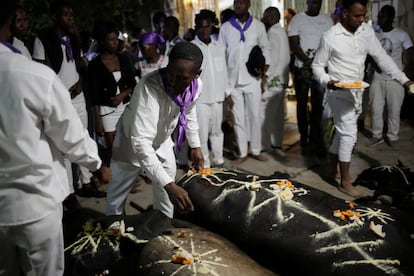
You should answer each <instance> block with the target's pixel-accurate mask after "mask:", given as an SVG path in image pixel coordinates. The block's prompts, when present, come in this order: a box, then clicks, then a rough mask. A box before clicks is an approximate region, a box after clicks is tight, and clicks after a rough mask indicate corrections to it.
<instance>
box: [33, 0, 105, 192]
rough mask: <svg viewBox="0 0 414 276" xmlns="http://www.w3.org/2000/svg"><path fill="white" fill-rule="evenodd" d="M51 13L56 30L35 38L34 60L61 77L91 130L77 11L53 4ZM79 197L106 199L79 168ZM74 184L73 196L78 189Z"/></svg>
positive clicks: (60, 2)
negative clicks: (84, 86) (74, 15)
mask: <svg viewBox="0 0 414 276" xmlns="http://www.w3.org/2000/svg"><path fill="white" fill-rule="evenodd" d="M50 13H51V16H52V19H53V21H54V26H53V27H52V28H50V29H48V30H46V31H44V32H42V33H41V34H40V35H39V37H36V38H35V41H34V46H33V59H34V60H36V61H39V62H41V63H43V64H46V65H48V66H49V67H51V68H52V69H53V70H54V71H55V73H56V74H57V75H58V76H59V77H60V79H61V80H62V82H63V84H64V85H65V86H66V88H67V90H68V93H70V95H71V98H72V105H73V106H74V107H75V109H76V110H77V113H78V115H79V117H80V118H81V121H82V124H83V127H84V128H85V129H87V128H88V114H87V111H86V102H85V95H84V93H83V89H82V74H80V72H81V70H85V69H84V66H85V64H84V63H83V60H82V58H81V50H80V41H79V37H78V36H77V35H76V34H75V33H76V26H75V24H74V19H73V10H72V7H71V5H70V4H69V3H67V2H65V1H54V2H52V3H51V4H50ZM65 162H66V163H65V164H66V170H67V174H68V177H69V182H70V183H72V164H71V163H70V162H69V160H67V159H66V160H65ZM79 174H80V175H79V181H78V182H79V183H75V184H76V188H77V189H79V190H78V195H80V196H85V197H105V196H106V194H105V193H104V192H102V191H99V190H98V189H97V188H96V187H95V186H94V185H93V184H92V183H91V177H92V174H91V173H90V172H89V170H88V169H87V168H85V167H79ZM72 186H73V185H72V184H71V187H70V189H71V192H72V193H73V192H74V189H73V187H72Z"/></svg>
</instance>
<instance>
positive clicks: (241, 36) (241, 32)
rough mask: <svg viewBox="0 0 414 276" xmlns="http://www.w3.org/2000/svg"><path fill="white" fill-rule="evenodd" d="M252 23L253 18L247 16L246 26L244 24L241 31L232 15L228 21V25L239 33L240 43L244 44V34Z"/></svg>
mask: <svg viewBox="0 0 414 276" xmlns="http://www.w3.org/2000/svg"><path fill="white" fill-rule="evenodd" d="M252 21H253V16H251V15H249V18H248V19H247V21H246V24H244V27H243V29H242V27H241V26H240V24H239V22H237V21H236V16H234V15H233V16H232V17H231V18H230V19H229V22H230V24H231V25H233V27H234V28H236V29H237V30H239V32H240V41H243V42H244V41H245V40H246V38H245V37H244V32H245V31H246V30H247V29H248V28H249V27H250V25H251V24H252Z"/></svg>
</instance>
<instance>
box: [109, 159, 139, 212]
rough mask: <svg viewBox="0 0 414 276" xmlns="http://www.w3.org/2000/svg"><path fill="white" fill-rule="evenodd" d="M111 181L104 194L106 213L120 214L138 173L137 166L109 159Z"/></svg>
mask: <svg viewBox="0 0 414 276" xmlns="http://www.w3.org/2000/svg"><path fill="white" fill-rule="evenodd" d="M111 170H112V181H111V182H109V184H108V192H107V194H106V214H107V215H122V214H123V213H124V207H125V202H126V200H127V197H128V194H129V192H130V191H131V188H132V186H133V185H134V183H135V180H136V179H137V177H138V174H139V170H140V168H139V167H136V166H134V165H132V164H131V163H127V162H121V161H118V160H114V159H111Z"/></svg>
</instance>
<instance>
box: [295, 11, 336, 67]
mask: <svg viewBox="0 0 414 276" xmlns="http://www.w3.org/2000/svg"><path fill="white" fill-rule="evenodd" d="M332 25H333V22H332V18H331V17H330V16H329V15H327V14H324V13H319V14H318V15H317V16H309V15H307V14H306V13H305V12H301V13H299V14H297V15H295V16H294V17H293V18H292V21H290V23H289V28H288V36H289V37H291V36H299V44H300V47H301V48H302V50H303V52H304V53H306V52H307V51H312V52H313V55H314V54H315V52H316V50H317V49H318V47H319V43H320V41H321V37H322V34H323V33H324V32H326V31H327V30H329V29H330V28H331V27H332ZM302 65H303V62H302V60H300V59H299V58H296V59H295V66H297V67H302Z"/></svg>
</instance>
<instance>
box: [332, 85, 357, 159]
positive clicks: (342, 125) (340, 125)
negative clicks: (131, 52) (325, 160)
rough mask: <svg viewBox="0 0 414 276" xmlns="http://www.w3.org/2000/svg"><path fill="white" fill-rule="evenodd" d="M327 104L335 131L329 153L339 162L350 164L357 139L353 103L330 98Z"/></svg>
mask: <svg viewBox="0 0 414 276" xmlns="http://www.w3.org/2000/svg"><path fill="white" fill-rule="evenodd" d="M334 93H341V92H340V91H339V92H334ZM328 102H329V105H330V106H331V109H332V115H333V118H334V124H335V130H336V133H335V137H334V140H333V142H332V145H331V148H330V152H331V153H333V154H337V155H338V159H339V161H340V162H350V161H351V155H352V150H353V147H354V145H355V142H356V138H357V119H358V116H359V114H358V113H357V112H356V111H355V104H354V102H352V101H350V100H347V99H342V98H338V97H335V96H330V97H328Z"/></svg>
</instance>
